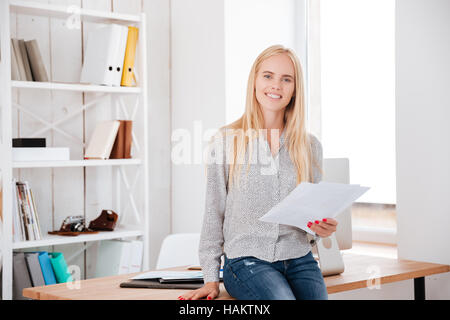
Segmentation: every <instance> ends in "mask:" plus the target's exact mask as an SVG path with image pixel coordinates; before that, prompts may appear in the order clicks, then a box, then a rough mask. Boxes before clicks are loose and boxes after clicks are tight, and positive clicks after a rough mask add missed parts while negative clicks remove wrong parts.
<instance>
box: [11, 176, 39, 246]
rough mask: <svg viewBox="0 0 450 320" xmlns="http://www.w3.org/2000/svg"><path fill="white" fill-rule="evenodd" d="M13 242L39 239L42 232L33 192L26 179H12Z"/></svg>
mask: <svg viewBox="0 0 450 320" xmlns="http://www.w3.org/2000/svg"><path fill="white" fill-rule="evenodd" d="M13 197H15V199H13V209H14V211H13V213H14V214H13V239H14V242H19V241H30V240H31V241H33V240H41V239H42V233H41V227H40V224H39V216H38V213H37V209H36V203H35V201H34V197H33V193H32V191H31V188H30V185H29V183H28V182H27V181H25V182H21V181H16V180H15V179H14V180H13Z"/></svg>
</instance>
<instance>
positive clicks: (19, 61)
mask: <svg viewBox="0 0 450 320" xmlns="http://www.w3.org/2000/svg"><path fill="white" fill-rule="evenodd" d="M11 79H12V80H20V81H45V82H46V81H48V74H47V70H46V69H45V64H44V60H43V59H42V55H41V52H40V50H39V45H38V42H37V40H35V39H33V40H29V41H25V40H24V39H16V38H12V39H11Z"/></svg>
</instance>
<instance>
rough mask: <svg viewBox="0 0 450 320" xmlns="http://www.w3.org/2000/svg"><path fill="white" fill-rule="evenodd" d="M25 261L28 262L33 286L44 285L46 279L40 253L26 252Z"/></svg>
mask: <svg viewBox="0 0 450 320" xmlns="http://www.w3.org/2000/svg"><path fill="white" fill-rule="evenodd" d="M25 261H26V263H27V267H28V272H29V273H30V277H31V283H32V285H33V287H40V286H44V285H45V281H44V276H43V275H42V270H41V265H40V264H39V253H37V252H26V253H25Z"/></svg>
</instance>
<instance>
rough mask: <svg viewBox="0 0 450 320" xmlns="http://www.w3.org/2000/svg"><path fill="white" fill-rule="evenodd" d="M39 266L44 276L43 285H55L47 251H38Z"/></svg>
mask: <svg viewBox="0 0 450 320" xmlns="http://www.w3.org/2000/svg"><path fill="white" fill-rule="evenodd" d="M38 253H39V264H40V265H41V270H42V275H43V276H44V281H45V285H48V284H56V278H55V272H54V271H53V267H52V264H51V262H50V257H49V256H48V252H47V251H38Z"/></svg>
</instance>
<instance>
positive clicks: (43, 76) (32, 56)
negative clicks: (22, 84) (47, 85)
mask: <svg viewBox="0 0 450 320" xmlns="http://www.w3.org/2000/svg"><path fill="white" fill-rule="evenodd" d="M25 47H26V49H27V54H28V59H29V62H30V67H31V73H32V75H33V80H34V81H44V82H47V81H48V75H47V71H46V70H45V65H44V60H42V56H41V52H40V51H39V46H38V43H37V40H35V39H33V40H29V41H25Z"/></svg>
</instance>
